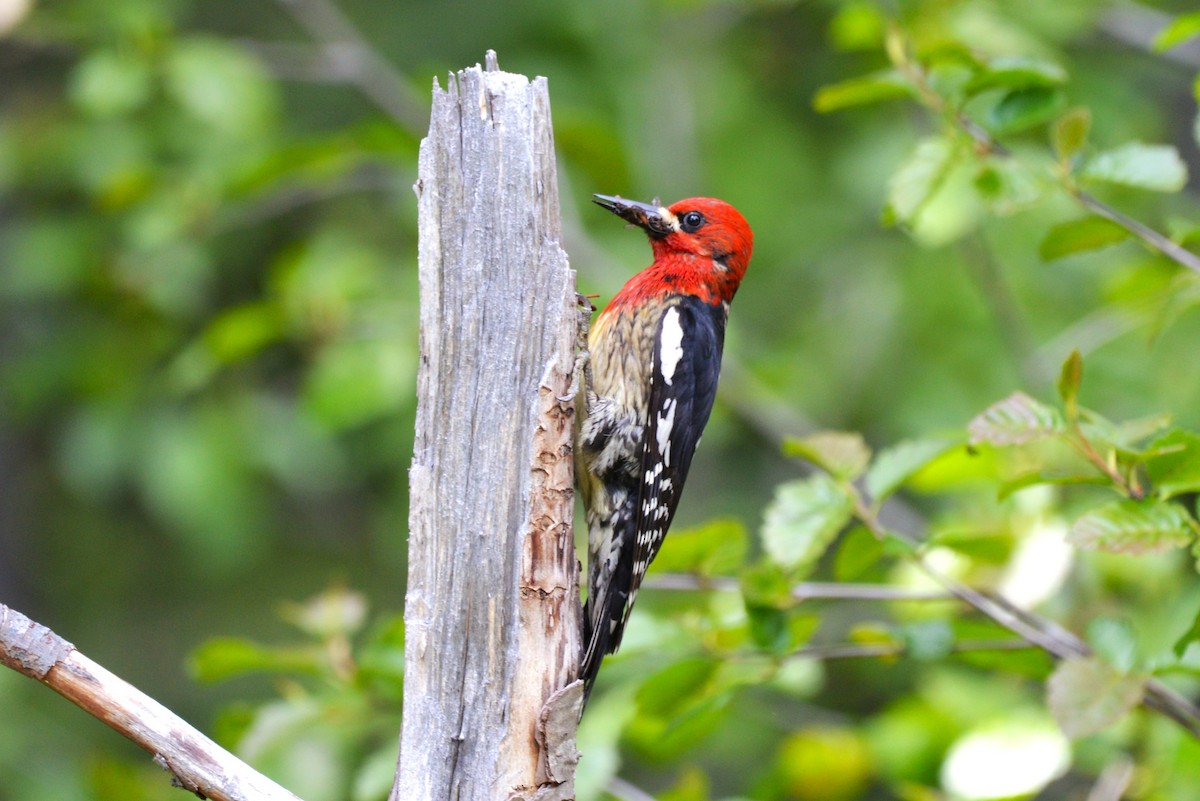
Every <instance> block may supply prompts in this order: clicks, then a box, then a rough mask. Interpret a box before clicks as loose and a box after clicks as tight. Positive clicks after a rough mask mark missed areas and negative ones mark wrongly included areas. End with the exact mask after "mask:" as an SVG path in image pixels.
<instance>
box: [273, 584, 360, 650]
mask: <svg viewBox="0 0 1200 801" xmlns="http://www.w3.org/2000/svg"><path fill="white" fill-rule="evenodd" d="M281 615H282V617H283V618H284V620H286V621H287V622H289V623H291V624H292V625H293V626H295V627H296V628H298V629H300V630H301V631H303V632H304V633H305V634H309V635H311V636H313V637H316V638H318V639H322V640H324V639H329V638H331V637H343V636H347V635H350V634H354V633H355V632H357V631H358V630H359V629H361V628H362V627H363V623H364V622H365V621H366V618H367V600H366V598H365V597H364V596H363V595H362V594H361V593H357V592H351V591H350V590H347V589H345V588H343V587H331V588H329V589H328V590H325V591H324V592H322V593H320V594H319V595H316V596H313V597H312V598H310V599H308V600H307V601H305V602H304V603H299V604H295V603H291V604H285V605H284V606H283V609H282V612H281Z"/></svg>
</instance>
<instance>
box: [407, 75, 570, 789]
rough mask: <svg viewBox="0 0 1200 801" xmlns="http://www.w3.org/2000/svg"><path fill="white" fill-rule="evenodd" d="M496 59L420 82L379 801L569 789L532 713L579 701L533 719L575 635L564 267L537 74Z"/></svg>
mask: <svg viewBox="0 0 1200 801" xmlns="http://www.w3.org/2000/svg"><path fill="white" fill-rule="evenodd" d="M494 59H495V56H494V54H491V53H489V64H488V69H487V70H486V71H484V70H482V69H480V68H479V67H478V66H476V67H475V68H473V69H467V70H462V71H460V72H458V73H457V74H455V75H451V76H449V81H448V85H447V88H446V89H445V90H444V91H443V90H441V89H440V88H439V87H438V86H437V83H436V82H435V84H434V98H433V112H432V118H431V122H430V128H429V136H428V138H427V139H425V141H424V142H422V144H421V154H420V162H419V169H418V179H417V184H416V187H415V189H416V192H417V196H418V208H419V224H420V244H419V259H420V293H421V342H420V348H421V356H420V368H419V373H418V378H417V384H418V386H417V391H418V408H417V424H416V429H417V431H416V447H415V452H414V454H413V462H412V468H411V470H410V475H409V478H410V488H411V489H410V493H411V507H410V518H409V528H410V532H409V550H408V554H409V578H408V595H407V598H406V606H405V624H406V628H405V631H406V638H407V641H406V647H405V684H404V724H403V731H402V734H401V749H400V753H401V756H400V765H399V770H398V772H397V776H396V784H395V786H394V788H393V791H392V799H393V800H394V801H421V800H422V799H449V798H454V799H463V800H464V801H467V800H471V799H509V798H530V799H532V798H539V799H551V798H572V797H573V796H574V792H573V787H572V781H573V777H572V775H571V774H572V773H573V759H574V757H575V751H574V745H573V743H570V744H569V747H567V748H566V749H565V750H564V748H563V743H562V742H561V740H562V737H563V735H562V734H561V733H555V734H553V735H550V734H548V733H547V727H546V725H545V723H544V722H543V723H540V722H539V721H545V720H554V721H561V720H562V719H563V718H564V715H563V714H562V712H561V710H559V711H557V712H556V707H557V706H567V707H569V706H570V705H571V704H572V703H573V704H575V705H576V707H575V708H577V704H578V703H579V701H578V693H577V692H575V693H572V692H570V691H568V692H567V693H566V694H565V695H563V696H560V698H559V699H558V701H557V702H556V704H551V705H550V707H549V708H546V709H545V714H543V711H544V707H546V701H547V699H549V698H550V697H551V696H552V695H553V694H555V693H556V691H559V690H561V689H562V688H563V687H565V686H566V685H568V684H570V682H571V681H572V680H573V679H574V675H575V672H576V670H577V660H578V654H579V643H580V632H579V625H580V622H579V594H578V563H577V561H576V557H575V550H574V543H573V533H572V524H571V516H572V504H573V500H572V498H573V495H572V478H573V477H572V464H571V435H572V430H573V425H574V403H573V401H569V400H568V401H560V400H559V398H560V397H562V396H565V395H566V394H567V393H568V388H569V384H570V373H571V369H572V365H573V361H574V353H575V336H576V325H577V321H578V315H577V313H576V305H575V294H574V291H575V276H574V273H573V272H572V271H571V270H570V269H569V267H568V264H567V258H566V254H565V253H564V252H563V251H562V249H561V247H560V246H559V239H560V221H559V213H558V190H557V179H556V174H555V164H554V143H553V137H552V134H551V128H550V105H549V95H548V91H547V87H546V81H545V79H544V78H538V79H536V80H534V81H533V82H532V83H531V82H530V81H529V80H528V79H526V78H525V77H523V76H520V75H511V74H508V73H503V72H500V71H498V69H497V68H496V66H495V61H494ZM568 717H569V716H568ZM558 728H561V727H558ZM570 728H571V729H573V725H572V726H571V727H570ZM556 731H557V729H556ZM548 737H552V738H553V739H554V742H547V738H548ZM539 742H541V747H540V748H539ZM564 753H565V754H566V758H565V759H564V757H563V754H564Z"/></svg>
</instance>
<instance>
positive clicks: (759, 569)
mask: <svg viewBox="0 0 1200 801" xmlns="http://www.w3.org/2000/svg"><path fill="white" fill-rule="evenodd" d="M739 581H740V583H741V587H742V600H743V602H744V603H745V604H746V608H747V609H749V608H751V607H771V608H773V609H788V608H789V607H792V606H795V599H794V598H793V597H792V583H791V581H789V580H788V577H787V576H786V575H784V572H783V570H781V569H780V567H779V565H777V564H774V563H773V562H767V561H762V562H759V563H758V564H755V565H751V566H750V567H748V568H746V569H745V570H743V571H742V574H741V576H740V577H739Z"/></svg>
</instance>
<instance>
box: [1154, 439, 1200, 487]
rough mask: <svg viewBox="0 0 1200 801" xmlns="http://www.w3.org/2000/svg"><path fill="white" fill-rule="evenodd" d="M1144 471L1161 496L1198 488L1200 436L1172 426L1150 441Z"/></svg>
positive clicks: (1199, 483) (1199, 482)
mask: <svg viewBox="0 0 1200 801" xmlns="http://www.w3.org/2000/svg"><path fill="white" fill-rule="evenodd" d="M1150 450H1151V451H1155V452H1157V455H1155V456H1153V457H1151V458H1150V459H1148V460H1147V461H1146V475H1147V476H1149V478H1150V481H1151V482H1153V483H1154V487H1155V489H1156V490H1157V491H1158V494H1159V496H1160V497H1162V498H1170V497H1173V496H1175V495H1180V494H1183V493H1185V492H1195V491H1197V490H1200V436H1197V435H1196V434H1193V433H1192V432H1190V431H1183V430H1181V429H1174V430H1173V431H1169V432H1167V433H1166V434H1164V435H1162V436H1161V437H1159V438H1158V439H1156V440H1154V441H1153V442H1152V443H1150Z"/></svg>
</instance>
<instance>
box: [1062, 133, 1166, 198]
mask: <svg viewBox="0 0 1200 801" xmlns="http://www.w3.org/2000/svg"><path fill="white" fill-rule="evenodd" d="M1080 174H1081V175H1082V176H1083V177H1084V178H1087V179H1089V180H1093V181H1103V182H1105V183H1111V184H1121V185H1122V186H1132V187H1135V188H1137V189H1148V190H1151V191H1154V192H1178V191H1179V190H1180V189H1183V186H1184V184H1186V183H1187V177H1188V173H1187V166H1186V165H1185V164H1184V163H1183V159H1182V158H1180V156H1179V151H1178V150H1176V149H1175V148H1174V147H1172V146H1171V145H1146V144H1142V143H1141V142H1130V143H1129V144H1126V145H1122V146H1121V147H1118V148H1115V149H1113V150H1106V151H1104V152H1102V153H1097V154H1096V155H1095V156H1093V157H1092V158H1090V159H1089V160H1088V161H1087V163H1086V164H1085V165H1084V167H1083V170H1082V171H1081V172H1080Z"/></svg>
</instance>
